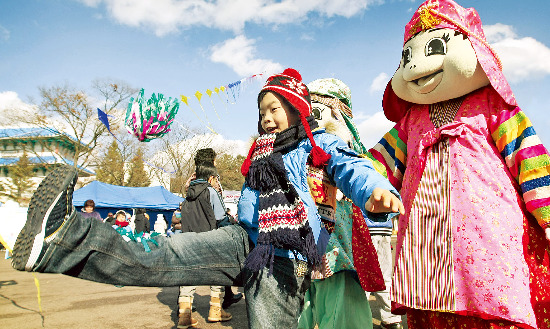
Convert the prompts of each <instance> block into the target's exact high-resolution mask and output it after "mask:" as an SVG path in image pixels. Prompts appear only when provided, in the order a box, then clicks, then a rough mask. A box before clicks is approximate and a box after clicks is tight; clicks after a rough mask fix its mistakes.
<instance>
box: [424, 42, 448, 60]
mask: <svg viewBox="0 0 550 329" xmlns="http://www.w3.org/2000/svg"><path fill="white" fill-rule="evenodd" d="M425 53H426V56H431V55H445V54H446V53H447V42H445V39H443V38H433V39H431V40H430V41H428V43H427V44H426V49H425Z"/></svg>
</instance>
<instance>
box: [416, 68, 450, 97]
mask: <svg viewBox="0 0 550 329" xmlns="http://www.w3.org/2000/svg"><path fill="white" fill-rule="evenodd" d="M441 79H443V69H441V70H438V71H436V72H434V73H431V74H428V75H425V76H423V77H420V78H418V79H415V80H412V81H409V83H408V85H409V87H410V88H411V89H413V90H414V91H416V92H417V93H420V94H427V93H429V92H431V91H433V90H434V89H435V87H437V86H438V85H439V83H440V82H441Z"/></svg>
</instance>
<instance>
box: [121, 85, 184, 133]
mask: <svg viewBox="0 0 550 329" xmlns="http://www.w3.org/2000/svg"><path fill="white" fill-rule="evenodd" d="M143 93H144V90H143V88H142V89H141V90H140V91H139V95H138V97H137V98H136V99H135V100H134V98H133V97H132V98H131V99H130V103H129V104H128V110H127V111H126V120H125V121H124V122H125V125H126V128H127V129H128V132H129V133H130V134H132V135H135V136H136V137H137V138H138V139H139V140H140V141H141V142H149V141H151V140H153V139H155V138H158V137H162V136H164V135H165V134H166V133H168V132H169V131H170V124H171V123H172V121H174V118H175V116H176V114H177V113H178V109H179V105H180V104H179V102H178V100H177V99H175V98H174V99H172V97H169V98H168V100H166V99H164V96H163V95H162V94H158V97H157V96H156V95H155V94H154V93H153V95H152V96H151V98H150V99H148V100H146V99H145V97H144V96H143Z"/></svg>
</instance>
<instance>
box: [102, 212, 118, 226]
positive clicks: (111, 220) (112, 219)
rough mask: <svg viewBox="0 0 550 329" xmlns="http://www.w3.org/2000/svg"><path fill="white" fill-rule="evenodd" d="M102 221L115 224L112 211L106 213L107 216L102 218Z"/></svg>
mask: <svg viewBox="0 0 550 329" xmlns="http://www.w3.org/2000/svg"><path fill="white" fill-rule="evenodd" d="M103 222H105V223H107V224H109V225H115V216H114V215H113V213H112V212H110V213H108V214H107V217H106V218H105V219H104V220H103Z"/></svg>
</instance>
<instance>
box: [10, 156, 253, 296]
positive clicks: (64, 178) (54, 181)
mask: <svg viewBox="0 0 550 329" xmlns="http://www.w3.org/2000/svg"><path fill="white" fill-rule="evenodd" d="M76 178H77V172H76V170H75V169H74V168H72V167H66V166H64V167H61V168H59V169H56V170H55V171H54V172H52V173H51V174H50V175H48V176H47V177H46V178H45V179H44V180H43V182H42V183H41V184H40V186H39V187H38V189H37V191H36V192H35V194H34V195H33V197H32V199H31V203H30V205H29V212H28V217H27V222H26V224H25V226H24V227H23V229H22V231H21V233H20V234H19V236H18V238H17V241H16V243H15V247H14V255H13V261H12V265H13V267H14V268H16V269H18V270H26V271H35V272H47V273H63V274H66V275H70V276H73V277H78V278H82V279H86V280H91V281H97V282H103V283H109V284H116V285H129V286H132V285H133V286H155V287H161V286H185V285H222V286H225V285H234V286H239V285H242V284H243V283H242V274H241V272H242V269H243V264H244V260H245V258H246V256H247V254H248V251H249V241H248V235H247V234H246V231H245V230H244V229H243V228H242V227H240V226H238V225H230V226H227V227H224V228H221V229H218V230H214V231H210V232H204V233H185V234H176V235H174V236H172V237H168V238H166V237H162V236H159V237H157V238H155V240H156V241H157V243H158V246H155V245H152V244H150V248H151V251H150V252H146V251H145V250H144V248H143V246H142V245H141V244H140V243H137V242H133V241H130V242H126V241H124V239H122V237H121V236H120V235H119V234H118V233H117V232H116V231H115V230H113V229H112V227H111V226H109V225H107V224H105V223H101V222H99V221H94V220H89V219H85V218H82V217H81V216H80V215H78V214H77V212H76V211H75V209H74V207H73V206H72V192H73V189H74V184H75V183H76Z"/></svg>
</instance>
